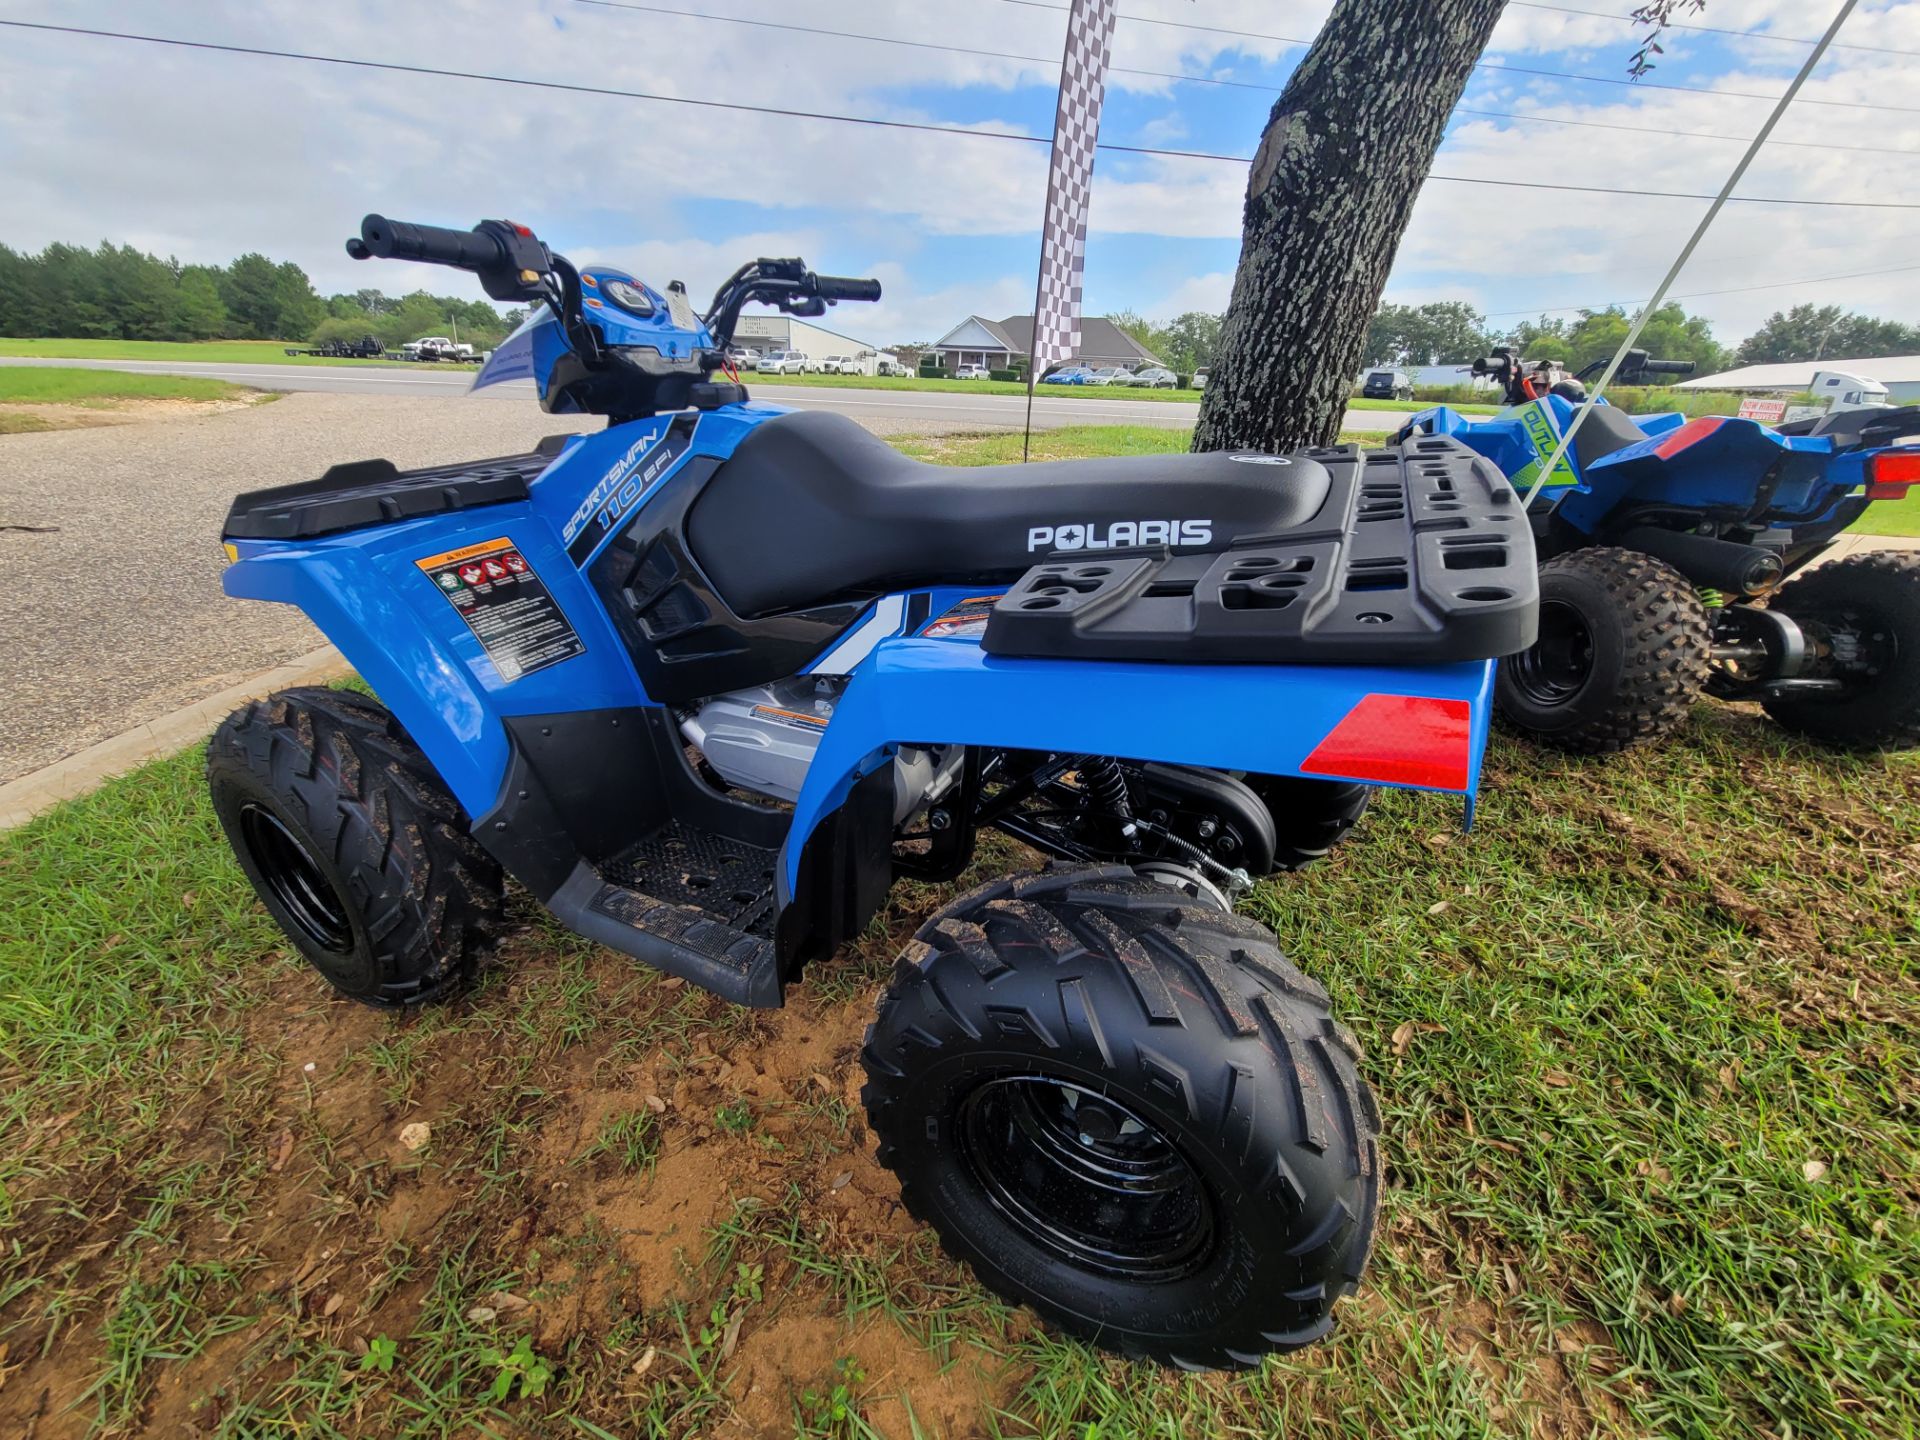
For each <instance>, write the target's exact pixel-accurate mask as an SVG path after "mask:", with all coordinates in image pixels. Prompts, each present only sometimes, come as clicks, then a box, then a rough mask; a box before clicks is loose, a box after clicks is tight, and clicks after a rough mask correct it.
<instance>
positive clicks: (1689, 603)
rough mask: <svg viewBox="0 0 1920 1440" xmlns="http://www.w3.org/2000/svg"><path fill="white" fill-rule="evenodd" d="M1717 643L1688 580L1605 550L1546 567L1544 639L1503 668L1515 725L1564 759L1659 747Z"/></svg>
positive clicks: (1503, 698)
mask: <svg viewBox="0 0 1920 1440" xmlns="http://www.w3.org/2000/svg"><path fill="white" fill-rule="evenodd" d="M1712 654H1713V638H1712V634H1711V631H1710V629H1709V627H1708V624H1707V611H1706V607H1705V606H1704V605H1702V604H1701V603H1700V597H1699V596H1698V595H1696V594H1695V593H1694V589H1693V586H1692V584H1691V583H1689V581H1688V580H1687V577H1686V576H1684V575H1682V574H1681V573H1680V572H1679V571H1678V570H1676V569H1674V568H1673V567H1672V566H1671V565H1668V564H1667V563H1666V562H1665V561H1662V560H1656V559H1654V558H1653V557H1652V556H1651V555H1647V554H1643V553H1642V552H1640V551H1638V550H1621V549H1616V548H1614V547H1611V546H1600V547H1596V548H1592V549H1585V550H1572V551H1569V552H1567V553H1566V554H1564V555H1556V556H1555V557H1554V558H1553V559H1551V560H1549V561H1547V563H1546V564H1544V565H1542V566H1541V567H1540V638H1539V639H1538V640H1536V641H1535V642H1534V644H1533V645H1532V646H1531V647H1530V648H1528V649H1526V650H1523V651H1522V652H1521V653H1520V654H1518V655H1509V656H1508V657H1507V658H1506V659H1504V660H1502V661H1501V662H1500V672H1499V678H1498V679H1497V681H1496V682H1495V685H1494V699H1495V702H1496V704H1497V705H1498V707H1499V711H1500V715H1501V718H1502V719H1503V720H1505V721H1506V722H1507V724H1508V725H1510V726H1512V727H1513V728H1514V729H1515V730H1518V731H1520V732H1521V733H1522V734H1524V735H1526V736H1528V737H1530V738H1531V739H1534V740H1537V741H1539V742H1540V743H1542V744H1544V745H1551V746H1553V747H1554V748H1555V749H1557V750H1566V751H1571V752H1572V753H1574V754H1578V755H1604V754H1607V753H1609V752H1611V751H1615V750H1625V749H1627V748H1628V747H1629V746H1633V745H1639V744H1643V743H1645V742H1647V741H1650V740H1654V739H1657V738H1659V737H1660V736H1662V735H1665V734H1667V733H1668V732H1670V731H1672V730H1674V729H1675V728H1677V727H1678V726H1679V725H1680V724H1681V722H1682V721H1684V720H1685V719H1686V717H1687V711H1688V710H1689V709H1691V708H1692V706H1693V702H1694V699H1695V697H1697V696H1698V695H1699V693H1700V690H1701V688H1702V687H1703V686H1704V685H1705V684H1706V681H1707V674H1708V671H1709V668H1710V663H1711V659H1712Z"/></svg>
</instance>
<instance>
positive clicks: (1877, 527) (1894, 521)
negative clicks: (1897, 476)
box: [1847, 490, 1920, 535]
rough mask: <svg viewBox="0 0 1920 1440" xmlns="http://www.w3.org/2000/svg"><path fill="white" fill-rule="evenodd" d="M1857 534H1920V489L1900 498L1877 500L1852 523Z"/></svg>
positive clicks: (1851, 526) (1851, 528) (1849, 527)
mask: <svg viewBox="0 0 1920 1440" xmlns="http://www.w3.org/2000/svg"><path fill="white" fill-rule="evenodd" d="M1847 528H1848V529H1849V530H1851V531H1853V532H1854V533H1855V534H1857V535H1920V490H1909V491H1908V492H1907V493H1906V495H1905V497H1904V498H1902V499H1899V500H1876V501H1874V502H1873V504H1871V505H1869V506H1868V507H1867V513H1866V514H1864V515H1862V516H1861V517H1860V518H1859V519H1858V520H1856V521H1854V522H1853V524H1852V525H1850V526H1848V527H1847Z"/></svg>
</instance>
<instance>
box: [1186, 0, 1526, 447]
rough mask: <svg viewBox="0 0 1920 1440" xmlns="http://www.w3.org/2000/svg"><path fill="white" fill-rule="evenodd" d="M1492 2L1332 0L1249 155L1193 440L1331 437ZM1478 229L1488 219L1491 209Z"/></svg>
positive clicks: (1285, 442)
mask: <svg viewBox="0 0 1920 1440" xmlns="http://www.w3.org/2000/svg"><path fill="white" fill-rule="evenodd" d="M1505 9H1506V0H1338V3H1337V4H1335V6H1334V7H1333V14H1332V15H1330V16H1329V17H1328V18H1327V23H1326V26H1325V27H1324V28H1323V29H1322V30H1321V31H1320V36H1319V38H1318V39H1317V40H1315V41H1314V43H1313V48H1312V49H1311V50H1310V51H1308V52H1307V57H1306V59H1304V60H1302V61H1301V62H1300V66H1299V68H1298V69H1296V70H1295V71H1294V72H1293V75H1292V77H1291V78H1290V79H1289V80H1288V81H1287V88H1286V90H1285V91H1284V92H1282V94H1281V96H1280V99H1279V101H1278V102H1277V103H1276V104H1275V105H1274V107H1273V113H1272V114H1271V115H1270V116H1269V117H1268V118H1267V128H1266V132H1265V133H1264V134H1263V135H1261V137H1260V149H1259V151H1258V153H1257V154H1255V156H1254V159H1253V167H1252V171H1251V173H1250V174H1249V175H1248V178H1247V205H1246V218H1245V225H1244V230H1243V235H1242V240H1241V249H1240V266H1239V269H1238V270H1237V271H1236V272H1235V274H1234V277H1233V299H1232V301H1231V302H1230V303H1229V304H1228V306H1227V318H1226V325H1225V326H1224V328H1223V329H1222V331H1221V334H1220V345H1219V349H1218V350H1217V351H1216V352H1215V355H1214V363H1213V368H1212V369H1211V371H1210V372H1209V373H1208V375H1207V388H1206V393H1205V394H1204V396H1203V397H1202V398H1201V402H1200V423H1199V426H1198V428H1196V429H1195V431H1194V434H1193V448H1194V449H1196V450H1226V449H1254V450H1267V451H1279V450H1287V449H1292V448H1295V447H1297V446H1301V445H1330V444H1332V443H1333V440H1334V437H1335V436H1336V435H1338V433H1339V431H1340V421H1341V417H1342V416H1343V414H1344V413H1345V411H1346V402H1347V396H1348V394H1349V392H1350V391H1351V389H1352V385H1353V377H1354V373H1355V370H1356V367H1357V366H1358V365H1359V363H1360V358H1361V350H1362V349H1363V348H1364V347H1365V344H1366V336H1367V320H1368V318H1369V317H1370V316H1371V315H1372V314H1373V312H1374V308H1375V306H1376V305H1378V304H1379V301H1380V292H1381V291H1382V290H1384V289H1385V288H1386V284H1387V273H1388V271H1389V270H1391V269H1392V267H1393V256H1394V252H1395V251H1396V250H1397V249H1399V247H1400V237H1401V235H1402V234H1403V233H1404V232H1405V231H1406V228H1407V220H1408V218H1409V217H1410V216H1411V215H1412V213H1413V202H1414V200H1415V199H1416V198H1417V197H1418V195H1419V194H1420V185H1421V182H1422V181H1423V180H1424V179H1425V178H1426V174H1427V170H1428V168H1429V167H1430V166H1431V165H1432V164H1433V155H1434V151H1435V150H1437V149H1439V147H1440V138H1441V136H1442V134H1443V133H1444V132H1445V130H1446V125H1447V116H1448V115H1449V114H1450V113H1451V112H1452V110H1453V107H1454V104H1455V102H1457V101H1458V100H1459V98H1460V92H1461V91H1462V90H1464V89H1466V85H1467V80H1468V78H1469V77H1470V76H1471V75H1472V74H1473V64H1474V62H1475V61H1476V60H1478V59H1479V58H1480V52H1481V51H1482V50H1484V49H1485V48H1486V44H1487V40H1488V39H1489V37H1491V35H1492V34H1493V27H1494V24H1495V22H1497V21H1498V20H1499V19H1500V15H1501V12H1502V11H1503V10H1505ZM1487 233H1488V234H1494V233H1497V226H1496V225H1495V224H1494V223H1493V222H1492V221H1491V220H1490V221H1489V224H1488V229H1487ZM1460 239H1461V243H1462V244H1463V245H1475V244H1479V243H1480V242H1481V241H1482V240H1483V239H1484V236H1475V235H1463V236H1461V237H1460Z"/></svg>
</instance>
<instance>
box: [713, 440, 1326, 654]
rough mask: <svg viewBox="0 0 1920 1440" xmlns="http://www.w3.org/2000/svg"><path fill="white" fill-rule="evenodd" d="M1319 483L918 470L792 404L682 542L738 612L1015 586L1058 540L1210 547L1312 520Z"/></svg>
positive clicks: (1209, 475) (1205, 463)
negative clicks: (960, 587) (990, 584)
mask: <svg viewBox="0 0 1920 1440" xmlns="http://www.w3.org/2000/svg"><path fill="white" fill-rule="evenodd" d="M1330 483H1331V482H1330V477H1329V475H1328V473H1327V470H1326V468H1325V467H1324V466H1322V465H1321V464H1320V463H1319V462H1317V461H1315V460H1311V459H1308V458H1306V457H1304V456H1290V457H1278V456H1272V455H1258V454H1244V453H1243V454H1238V455H1236V454H1226V453H1216V454H1208V455H1140V456H1122V457H1119V458H1115V459H1101V460H1055V461H1048V462H1045V463H1042V464H1037V465H995V466H983V467H952V466H943V465H928V464H925V463H923V462H921V461H918V460H911V459H909V458H907V457H906V456H904V455H902V454H901V453H900V452H899V451H897V450H895V449H894V448H893V447H892V446H890V445H888V444H886V443H885V442H883V441H881V440H877V439H875V438H874V437H873V436H872V435H870V434H868V433H867V432H866V431H865V430H863V429H862V428H861V427H860V426H859V425H857V424H856V423H854V422H853V421H852V420H850V419H848V418H847V417H846V416H844V415H836V414H833V413H831V412H829V411H818V410H816V411H802V412H798V413H795V414H790V415H782V416H780V417H779V418H777V419H774V420H769V421H766V422H765V423H764V424H761V425H760V426H758V427H756V428H755V429H754V430H753V431H752V432H751V433H750V434H748V436H747V437H746V439H744V440H742V441H741V442H740V447H739V449H737V450H736V451H735V452H734V454H733V456H732V458H730V459H729V460H727V461H726V462H725V463H724V464H722V465H721V466H720V468H719V469H718V470H717V471H715V472H714V475H713V477H712V478H711V479H710V480H709V481H708V482H707V484H706V487H705V488H704V489H703V490H702V491H701V493H700V495H699V497H698V498H697V499H696V500H695V501H694V502H693V505H692V508H691V510H690V511H689V513H688V516H687V543H688V547H689V549H690V550H691V551H692V554H693V558H694V559H695V560H696V561H698V562H699V564H700V567H701V569H703V570H704V571H705V572H706V574H707V578H708V579H709V580H711V581H712V582H713V585H714V588H715V589H716V590H717V591H718V592H719V594H720V595H721V597H722V598H723V599H725V600H726V602H727V603H728V605H730V606H731V607H732V608H733V610H734V613H735V614H738V615H742V616H748V615H764V614H767V613H768V612H770V611H779V610H794V609H800V608H803V607H805V606H809V605H815V604H819V603H821V602H823V601H826V600H830V599H833V598H835V597H837V596H843V595H849V594H860V593H872V592H877V591H882V590H888V589H906V588H910V587H912V586H915V585H930V584H938V583H946V582H950V583H956V584H972V583H976V582H979V581H983V580H993V579H1002V578H1004V579H1011V578H1013V577H1015V576H1018V575H1019V574H1021V573H1022V572H1023V571H1025V570H1026V569H1027V568H1028V567H1029V566H1030V565H1032V564H1034V563H1035V561H1036V560H1037V559H1038V558H1039V557H1042V556H1044V555H1046V554H1048V553H1050V552H1052V551H1054V550H1056V549H1059V550H1083V549H1084V550H1088V551H1098V550H1101V549H1111V548H1124V547H1127V546H1133V545H1142V544H1145V545H1153V544H1163V543H1171V544H1172V545H1174V546H1175V548H1177V549H1180V550H1188V551H1192V550H1206V549H1219V548H1222V547H1223V546H1224V545H1225V543H1226V542H1227V541H1228V540H1230V539H1232V538H1233V537H1235V536H1241V535H1277V534H1282V533H1285V532H1286V531H1289V530H1295V529H1299V528H1301V527H1304V526H1307V525H1309V524H1311V522H1313V520H1314V518H1315V517H1316V516H1317V515H1318V514H1319V512H1320V510H1321V508H1322V507H1323V506H1324V505H1325V504H1326V501H1327V495H1328V491H1329V488H1330Z"/></svg>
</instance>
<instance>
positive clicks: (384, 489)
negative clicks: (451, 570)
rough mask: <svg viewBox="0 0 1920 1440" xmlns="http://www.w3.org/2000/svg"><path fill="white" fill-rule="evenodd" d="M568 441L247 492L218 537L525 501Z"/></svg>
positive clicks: (291, 535)
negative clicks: (485, 457)
mask: <svg viewBox="0 0 1920 1440" xmlns="http://www.w3.org/2000/svg"><path fill="white" fill-rule="evenodd" d="M572 438H573V437H572V436H570V435H550V436H548V437H547V438H546V439H545V440H542V441H541V442H540V444H539V446H538V447H537V448H536V449H534V450H531V451H529V452H528V453H527V454H525V455H503V456H500V457H498V458H495V459H492V460H470V461H467V462H466V463H465V464H461V465H435V466H430V467H428V468H427V469H424V470H402V469H399V468H398V467H397V466H395V465H394V463H393V462H392V461H391V460H355V461H352V462H350V463H348V464H345V465H335V466H334V467H333V468H332V469H330V470H328V471H327V473H326V474H324V475H322V476H321V477H320V478H319V479H318V480H303V481H301V482H300V483H299V484H297V485H276V486H274V487H273V488H272V489H270V490H250V491H248V492H247V493H246V494H244V495H240V496H237V497H235V499H234V502H233V505H232V507H231V508H230V509H229V510H228V511H227V524H226V528H225V530H224V531H223V532H222V534H223V536H224V538H226V539H228V540H308V539H312V538H314V537H316V536H320V535H338V534H341V533H342V532H344V531H348V530H360V529H364V528H366V527H367V526H369V525H390V524H392V523H393V522H394V521H396V520H413V519H417V518H419V517H420V516H422V515H439V514H443V513H445V512H446V511H449V510H471V509H474V508H475V507H476V506H481V505H500V504H505V503H507V502H508V501H513V500H524V499H526V498H527V493H528V491H527V487H528V486H530V485H532V484H533V482H534V481H535V480H537V479H538V478H539V477H540V474H541V472H543V471H544V470H545V469H546V468H547V467H548V466H549V465H551V464H552V463H553V461H554V459H555V457H556V456H558V455H559V453H560V451H561V450H562V449H563V448H564V447H565V445H566V442H567V441H568V440H570V439H572Z"/></svg>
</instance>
